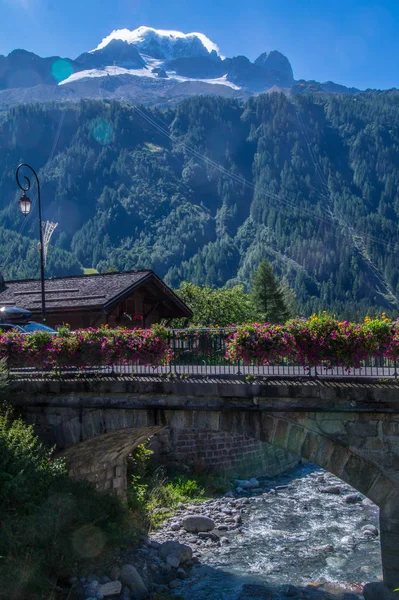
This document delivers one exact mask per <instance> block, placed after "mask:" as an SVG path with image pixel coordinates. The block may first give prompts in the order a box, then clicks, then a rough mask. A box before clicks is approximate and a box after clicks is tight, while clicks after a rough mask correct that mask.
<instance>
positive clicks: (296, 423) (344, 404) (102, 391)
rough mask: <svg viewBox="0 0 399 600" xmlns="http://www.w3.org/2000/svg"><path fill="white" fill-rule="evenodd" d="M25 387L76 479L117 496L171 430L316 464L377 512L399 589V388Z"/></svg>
mask: <svg viewBox="0 0 399 600" xmlns="http://www.w3.org/2000/svg"><path fill="white" fill-rule="evenodd" d="M19 385H20V388H21V389H20V392H22V393H21V394H20V395H19V396H18V397H17V399H16V402H15V405H16V406H17V407H19V409H20V410H21V412H22V414H23V415H24V416H25V418H26V420H27V421H28V422H29V423H33V424H34V425H35V427H36V430H37V432H38V433H39V434H40V435H41V437H42V438H43V439H44V440H45V441H47V442H49V443H50V444H52V445H54V444H56V446H57V448H58V450H59V452H60V454H62V455H65V456H66V457H67V459H68V461H69V463H70V468H71V474H72V475H73V476H76V477H85V478H87V479H91V480H93V478H94V480H96V479H97V482H98V484H101V482H107V483H106V485H107V486H108V487H113V488H114V489H123V486H124V485H125V483H126V475H125V471H124V466H125V461H126V457H127V455H128V454H129V452H131V450H132V449H133V448H134V447H135V445H137V444H139V443H140V441H142V440H143V439H146V438H148V437H150V436H151V435H153V434H154V433H156V432H157V431H160V430H161V429H162V428H164V427H167V426H169V427H171V428H176V429H198V430H206V431H216V432H217V431H225V432H230V433H236V434H244V435H246V436H249V437H253V438H255V439H259V440H261V441H264V442H268V443H270V444H273V445H274V446H276V447H279V448H282V449H284V450H288V451H290V452H292V453H294V454H296V455H298V456H302V457H303V458H305V459H307V460H310V461H312V462H314V463H316V464H318V465H319V466H321V467H323V468H324V469H326V470H327V471H329V472H331V473H333V474H334V475H336V476H337V477H339V478H340V479H342V480H343V481H345V482H346V483H348V484H349V485H351V486H352V487H354V488H355V489H357V490H359V491H360V492H361V493H363V494H364V495H365V496H367V497H368V498H370V499H371V500H372V501H373V502H375V503H376V504H377V505H378V506H379V507H380V535H381V553H382V563H383V572H384V583H385V586H386V588H387V589H389V590H392V589H393V588H395V587H399V552H398V548H399V387H398V386H397V384H396V383H395V384H393V385H390V386H386V385H385V386H383V385H379V384H378V382H377V383H374V384H371V385H368V384H364V383H360V384H355V383H352V384H351V385H350V386H348V385H347V384H345V386H344V387H342V386H341V387H340V386H339V384H338V383H335V382H333V383H331V382H330V383H329V384H328V385H327V384H326V385H324V384H323V383H322V382H317V383H314V384H312V383H311V382H310V383H309V382H300V383H299V384H295V385H288V384H283V383H279V382H277V384H276V383H273V382H272V383H271V384H270V385H268V384H267V382H266V384H256V385H249V384H247V383H245V382H236V381H234V382H224V383H220V382H219V383H218V382H216V383H209V382H208V383H207V382H193V383H190V382H188V383H184V382H168V381H166V382H164V381H161V380H159V379H157V380H156V381H155V380H154V381H152V380H149V381H144V380H140V381H135V380H132V381H131V382H130V381H127V382H125V381H123V382H119V381H109V382H108V381H106V382H104V383H98V382H51V383H48V382H44V383H35V385H34V386H32V384H31V383H29V385H28V383H21V384H19ZM32 387H33V388H34V389H33V390H32ZM89 466H90V468H89ZM101 473H102V475H101ZM105 474H106V475H105ZM99 487H100V485H99ZM387 597H388V596H387ZM381 600H382V598H381Z"/></svg>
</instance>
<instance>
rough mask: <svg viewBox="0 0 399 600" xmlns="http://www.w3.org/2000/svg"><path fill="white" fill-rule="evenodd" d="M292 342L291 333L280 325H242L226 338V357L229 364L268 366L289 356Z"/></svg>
mask: <svg viewBox="0 0 399 600" xmlns="http://www.w3.org/2000/svg"><path fill="white" fill-rule="evenodd" d="M292 341H293V340H292V335H291V333H290V332H289V331H287V329H286V328H285V327H284V326H282V325H270V324H269V323H264V324H259V323H254V324H253V325H242V326H240V327H237V330H236V331H235V332H234V333H232V334H231V335H230V337H229V338H228V340H227V344H226V357H227V358H228V359H229V361H230V362H238V361H242V362H244V363H245V364H250V363H255V364H261V365H268V364H270V363H272V362H279V361H281V360H283V359H285V358H287V357H288V356H290V352H291V346H292Z"/></svg>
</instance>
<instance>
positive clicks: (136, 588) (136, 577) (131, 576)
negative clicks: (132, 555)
mask: <svg viewBox="0 0 399 600" xmlns="http://www.w3.org/2000/svg"><path fill="white" fill-rule="evenodd" d="M120 579H121V582H122V583H123V585H126V586H127V587H128V588H129V589H130V591H131V592H133V593H134V597H135V598H137V600H141V599H142V598H145V596H146V595H147V593H148V592H147V588H146V586H145V585H144V581H143V580H142V578H141V575H140V574H139V573H138V572H137V569H136V568H135V567H134V566H133V565H123V567H122V569H121V574H120Z"/></svg>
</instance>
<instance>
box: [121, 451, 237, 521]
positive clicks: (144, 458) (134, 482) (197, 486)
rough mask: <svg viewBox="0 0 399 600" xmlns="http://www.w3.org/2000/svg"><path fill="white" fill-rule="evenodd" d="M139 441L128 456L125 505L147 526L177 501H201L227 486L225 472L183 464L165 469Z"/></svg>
mask: <svg viewBox="0 0 399 600" xmlns="http://www.w3.org/2000/svg"><path fill="white" fill-rule="evenodd" d="M148 442H149V440H147V442H146V443H145V444H140V445H139V446H138V447H137V448H136V449H135V450H134V451H133V452H132V454H131V455H130V456H129V459H128V482H129V483H128V506H129V508H130V509H131V510H132V511H139V512H140V513H141V515H142V516H144V517H145V518H146V522H147V526H148V528H149V529H154V528H157V527H158V526H159V525H161V524H162V522H163V521H164V519H165V518H168V517H170V516H172V515H173V513H174V512H175V510H176V509H178V507H179V504H185V503H192V502H204V501H205V500H208V499H210V498H212V497H214V496H215V494H218V493H221V492H225V491H226V490H227V489H228V478H227V475H226V476H224V475H215V474H214V473H210V472H208V471H206V470H204V469H203V468H198V469H191V471H190V472H189V473H188V472H187V471H188V469H187V468H185V466H184V465H179V466H175V467H174V468H165V467H164V466H162V465H159V464H156V463H155V462H154V458H153V451H152V450H150V449H149V448H148V447H147V444H148Z"/></svg>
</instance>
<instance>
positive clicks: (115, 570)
mask: <svg viewBox="0 0 399 600" xmlns="http://www.w3.org/2000/svg"><path fill="white" fill-rule="evenodd" d="M109 576H110V577H111V579H113V580H114V581H115V580H116V579H119V577H120V576H121V570H120V568H119V567H118V566H116V565H114V566H113V567H111V570H110V572H109Z"/></svg>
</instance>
